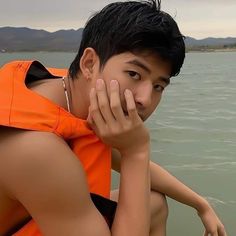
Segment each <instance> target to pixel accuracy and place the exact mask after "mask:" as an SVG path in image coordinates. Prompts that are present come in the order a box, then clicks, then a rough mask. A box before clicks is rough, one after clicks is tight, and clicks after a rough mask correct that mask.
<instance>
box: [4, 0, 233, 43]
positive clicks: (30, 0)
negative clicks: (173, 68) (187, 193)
mask: <svg viewBox="0 0 236 236" xmlns="http://www.w3.org/2000/svg"><path fill="white" fill-rule="evenodd" d="M114 1H116V0H40V1H35V0H0V27H5V26H14V27H29V28H34V29H44V30H47V31H50V32H53V31H56V30H59V29H78V28H81V27H83V26H84V24H85V22H86V20H87V19H88V18H89V16H91V14H94V13H95V12H96V11H98V10H100V9H101V8H102V7H104V6H105V5H107V4H108V3H111V2H114ZM120 1H122V0H120ZM162 10H164V11H166V12H167V13H169V14H170V15H171V16H172V17H174V19H175V20H176V21H177V23H178V25H179V28H180V30H181V32H182V34H184V35H185V36H191V37H194V38H196V39H202V38H206V37H236V0H162Z"/></svg>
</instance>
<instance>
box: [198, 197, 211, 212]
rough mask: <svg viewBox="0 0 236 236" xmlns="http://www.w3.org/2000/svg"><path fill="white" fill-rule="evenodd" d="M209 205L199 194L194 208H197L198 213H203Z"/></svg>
mask: <svg viewBox="0 0 236 236" xmlns="http://www.w3.org/2000/svg"><path fill="white" fill-rule="evenodd" d="M210 208H211V207H210V205H209V203H208V201H207V200H206V199H205V198H204V197H202V196H199V200H198V202H197V204H196V207H195V209H196V210H197V212H198V214H200V215H201V214H203V213H204V212H206V211H207V210H209V209H210Z"/></svg>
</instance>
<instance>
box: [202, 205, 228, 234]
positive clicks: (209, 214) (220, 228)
mask: <svg viewBox="0 0 236 236" xmlns="http://www.w3.org/2000/svg"><path fill="white" fill-rule="evenodd" d="M198 215H199V217H200V218H201V221H202V223H203V225H204V227H205V232H204V236H227V234H226V231H225V228H224V225H223V224H222V222H221V221H220V219H219V218H218V217H217V215H216V213H215V211H214V210H213V209H212V207H211V206H210V205H209V203H208V202H206V207H205V208H204V210H203V211H201V212H198Z"/></svg>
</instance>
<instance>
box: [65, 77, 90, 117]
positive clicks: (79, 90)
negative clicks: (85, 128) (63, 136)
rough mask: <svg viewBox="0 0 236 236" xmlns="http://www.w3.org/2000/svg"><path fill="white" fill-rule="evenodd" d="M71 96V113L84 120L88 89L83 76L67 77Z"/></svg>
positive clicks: (87, 102) (86, 110) (86, 113)
mask: <svg viewBox="0 0 236 236" xmlns="http://www.w3.org/2000/svg"><path fill="white" fill-rule="evenodd" d="M68 85H69V87H70V98H71V100H70V101H71V113H72V114H73V115H74V116H76V117H78V118H80V119H84V120H86V119H87V117H88V108H89V104H90V103H89V91H88V90H89V89H88V85H87V83H86V81H85V79H84V78H75V79H71V78H69V79H68Z"/></svg>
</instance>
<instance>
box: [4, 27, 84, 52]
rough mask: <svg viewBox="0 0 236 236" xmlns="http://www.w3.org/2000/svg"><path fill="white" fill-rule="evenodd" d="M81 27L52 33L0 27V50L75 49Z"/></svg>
mask: <svg viewBox="0 0 236 236" xmlns="http://www.w3.org/2000/svg"><path fill="white" fill-rule="evenodd" d="M82 32H83V29H78V30H59V31H56V32H53V33H50V32H47V31H45V30H35V29H29V28H14V27H3V28H0V51H7V52H15V51H69V52H70V51H76V50H77V49H78V48H79V44H80V40H81V36H82Z"/></svg>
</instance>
